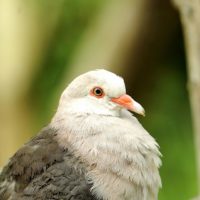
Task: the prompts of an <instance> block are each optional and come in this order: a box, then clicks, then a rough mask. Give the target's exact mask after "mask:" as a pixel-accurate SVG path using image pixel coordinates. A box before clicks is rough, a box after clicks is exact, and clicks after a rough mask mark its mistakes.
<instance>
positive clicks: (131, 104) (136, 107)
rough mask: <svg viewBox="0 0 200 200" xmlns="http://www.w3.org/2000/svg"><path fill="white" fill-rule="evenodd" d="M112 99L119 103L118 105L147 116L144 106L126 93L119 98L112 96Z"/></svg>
mask: <svg viewBox="0 0 200 200" xmlns="http://www.w3.org/2000/svg"><path fill="white" fill-rule="evenodd" d="M111 101H112V102H115V103H117V104H118V105H120V106H122V107H124V108H126V109H128V110H130V111H133V112H135V113H138V114H140V115H143V116H145V111H144V108H143V107H142V106H141V105H140V104H139V103H138V102H136V101H134V100H133V99H132V98H131V97H130V96H129V95H127V94H124V95H122V96H120V97H118V98H111Z"/></svg>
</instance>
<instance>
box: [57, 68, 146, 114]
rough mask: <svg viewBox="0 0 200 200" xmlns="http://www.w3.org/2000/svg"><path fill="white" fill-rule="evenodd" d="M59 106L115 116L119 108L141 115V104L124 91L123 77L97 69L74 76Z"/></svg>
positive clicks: (143, 112)
mask: <svg viewBox="0 0 200 200" xmlns="http://www.w3.org/2000/svg"><path fill="white" fill-rule="evenodd" d="M59 108H60V109H65V110H66V109H67V110H68V113H87V114H99V115H112V116H113V115H114V116H116V115H119V111H120V110H121V109H127V110H130V111H132V112H135V113H138V114H141V115H143V116H144V115H145V111H144V109H143V107H142V106H141V105H140V104H139V103H137V102H136V101H135V100H133V98H132V97H130V96H129V95H128V94H126V88H125V84H124V80H123V79H122V78H121V77H119V76H117V75H116V74H114V73H112V72H109V71H106V70H103V69H99V70H94V71H89V72H87V73H85V74H82V75H80V76H78V77H77V78H75V79H74V80H73V81H72V82H71V83H70V84H69V86H68V87H67V88H66V89H65V91H64V92H63V94H62V96H61V99H60V105H59Z"/></svg>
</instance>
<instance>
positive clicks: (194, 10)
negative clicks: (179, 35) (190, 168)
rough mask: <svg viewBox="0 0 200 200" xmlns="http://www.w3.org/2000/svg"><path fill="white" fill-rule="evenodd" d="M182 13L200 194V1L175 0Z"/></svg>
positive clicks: (199, 190)
mask: <svg viewBox="0 0 200 200" xmlns="http://www.w3.org/2000/svg"><path fill="white" fill-rule="evenodd" d="M174 4H175V5H176V7H177V8H178V10H179V12H180V17H181V22H182V26H183V32H184V38H185V49H186V54H187V55H186V56H187V70H188V89H189V95H190V103H191V109H192V117H193V126H194V137H195V146H196V158H197V174H198V192H200V151H199V150H200V1H199V0H174Z"/></svg>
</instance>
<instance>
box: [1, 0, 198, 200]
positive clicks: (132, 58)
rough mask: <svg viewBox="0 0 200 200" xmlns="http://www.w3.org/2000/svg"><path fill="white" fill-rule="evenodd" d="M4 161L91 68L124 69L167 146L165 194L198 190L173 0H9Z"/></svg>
mask: <svg viewBox="0 0 200 200" xmlns="http://www.w3.org/2000/svg"><path fill="white" fill-rule="evenodd" d="M0 19H1V20H0V30H1V32H0V44H1V45H0V67H1V70H0V123H1V124H0V166H3V165H4V164H5V163H6V162H7V160H8V158H9V157H10V156H11V155H12V154H13V153H14V152H15V151H16V150H17V149H18V148H19V147H20V146H21V145H22V144H23V143H24V142H25V141H27V140H28V139H29V138H30V137H31V136H33V135H35V134H36V133H37V132H38V131H39V130H40V128H42V127H43V126H44V125H46V124H48V123H49V121H50V119H51V117H52V116H53V114H54V113H55V110H56V107H57V104H58V101H59V97H60V94H61V92H62V91H63V89H64V88H65V87H66V86H67V84H68V83H69V82H70V81H71V80H72V79H73V78H74V77H76V76H77V75H79V74H80V73H82V72H86V71H88V70H90V69H96V68H105V69H108V70H111V71H113V72H115V73H118V74H119V75H120V76H122V77H123V78H124V79H125V82H126V85H127V91H128V92H127V93H129V94H130V95H131V96H133V97H134V99H136V100H137V101H138V102H140V103H141V104H142V105H143V107H144V108H145V110H146V117H145V118H141V117H139V116H138V118H139V120H140V121H141V123H142V124H143V125H144V127H145V128H146V129H147V130H148V131H149V132H150V133H151V134H152V135H153V136H154V137H155V138H156V140H157V141H158V143H159V144H160V150H161V152H162V154H163V157H162V161H163V166H162V168H161V176H162V181H163V188H162V189H161V191H160V193H159V199H160V200H188V199H191V198H193V197H195V196H196V195H197V180H196V162H195V151H194V149H195V148H194V140H193V130H192V122H191V113H190V106H189V100H188V91H187V72H186V62H185V53H184V42H183V35H182V30H181V24H180V19H179V15H178V12H177V11H176V10H175V9H174V7H173V5H172V3H171V2H170V1H168V0H166V1H160V0H150V1H147V0H123V1H120V0H107V1H105V0H96V1H93V0H84V1H82V0H73V1H70V0H57V1H54V0H1V2H0Z"/></svg>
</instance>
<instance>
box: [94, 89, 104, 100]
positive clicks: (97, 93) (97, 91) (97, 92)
mask: <svg viewBox="0 0 200 200" xmlns="http://www.w3.org/2000/svg"><path fill="white" fill-rule="evenodd" d="M91 94H92V95H93V96H96V97H98V98H101V97H103V96H104V92H103V89H102V88H100V87H95V88H93V89H92V92H91Z"/></svg>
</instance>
